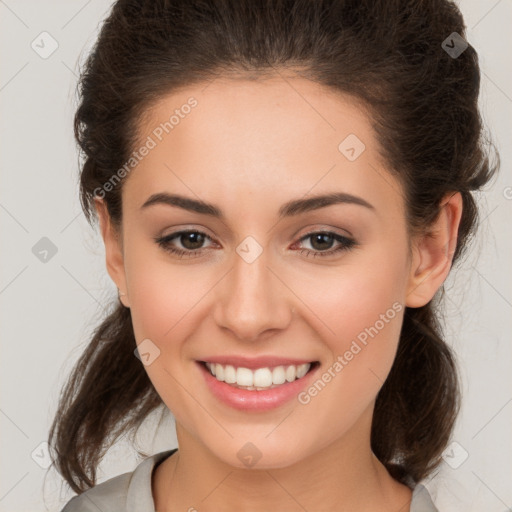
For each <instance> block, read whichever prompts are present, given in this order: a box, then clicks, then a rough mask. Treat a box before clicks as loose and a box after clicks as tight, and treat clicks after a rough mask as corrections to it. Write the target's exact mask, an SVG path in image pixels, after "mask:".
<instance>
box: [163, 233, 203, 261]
mask: <svg viewBox="0 0 512 512" xmlns="http://www.w3.org/2000/svg"><path fill="white" fill-rule="evenodd" d="M206 238H208V239H210V240H211V238H210V237H209V236H208V235H207V234H206V233H203V232H202V231H195V230H187V231H178V232H176V233H171V234H170V235H166V236H163V237H157V238H155V242H156V243H157V244H158V245H159V246H160V247H162V248H163V249H164V250H165V251H167V252H170V253H172V254H176V255H178V256H179V257H180V258H182V257H184V256H185V257H188V258H190V257H193V256H195V255H197V253H200V252H201V251H202V248H201V245H202V244H203V243H204V240H205V239H206ZM174 239H178V240H179V241H180V243H182V246H183V247H184V248H185V249H180V248H179V247H174V246H173V245H172V241H173V240H174Z"/></svg>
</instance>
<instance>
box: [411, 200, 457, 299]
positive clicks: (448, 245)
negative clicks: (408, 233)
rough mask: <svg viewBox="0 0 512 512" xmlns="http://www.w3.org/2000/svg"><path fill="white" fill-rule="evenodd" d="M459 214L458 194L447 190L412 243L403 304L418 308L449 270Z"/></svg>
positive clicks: (441, 282)
mask: <svg viewBox="0 0 512 512" xmlns="http://www.w3.org/2000/svg"><path fill="white" fill-rule="evenodd" d="M461 215H462V196H461V194H460V192H451V193H450V194H448V195H446V196H445V197H444V198H443V200H442V201H441V205H440V212H439V215H438V217H437V219H436V220H435V222H434V224H433V225H432V227H431V228H430V230H429V231H428V232H427V233H425V234H422V235H419V236H418V237H417V238H416V239H415V240H414V242H413V258H412V264H411V271H410V275H409V281H408V287H407V295H406V300H405V305H406V306H408V307H410V308H418V307H421V306H424V305H425V304H427V303H428V302H429V301H430V300H432V298H433V297H434V295H435V293H436V292H437V290H438V289H439V288H440V287H441V285H442V284H443V282H444V280H445V279H446V277H447V276H448V273H449V272H450V268H451V266H452V260H453V254H454V252H455V248H456V246H457V233H458V229H459V223H460V218H461Z"/></svg>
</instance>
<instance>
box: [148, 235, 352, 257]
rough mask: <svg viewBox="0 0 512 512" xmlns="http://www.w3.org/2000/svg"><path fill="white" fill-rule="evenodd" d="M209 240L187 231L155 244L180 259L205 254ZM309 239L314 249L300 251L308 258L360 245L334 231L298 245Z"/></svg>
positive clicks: (302, 239)
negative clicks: (205, 244) (174, 243)
mask: <svg viewBox="0 0 512 512" xmlns="http://www.w3.org/2000/svg"><path fill="white" fill-rule="evenodd" d="M207 239H208V240H211V237H210V236H208V235H207V234H206V233H203V232H202V231H196V230H185V231H177V232H176V233H171V234H170V235H166V236H163V237H156V238H155V242H156V243H157V244H158V245H159V246H160V247H162V248H163V249H164V250H165V251H167V252H169V253H171V254H175V255H177V256H178V257H180V258H183V257H187V258H191V257H194V256H198V255H200V253H202V252H203V250H204V249H205V248H204V247H202V245H203V244H204V242H205V240H207ZM308 239H311V242H312V243H311V246H312V248H313V249H300V254H306V257H309V256H310V255H313V257H318V256H319V257H328V256H331V255H333V254H335V253H338V252H340V251H349V250H350V249H352V248H353V247H355V246H357V245H358V244H357V242H356V241H355V240H352V239H351V238H347V237H345V236H343V235H340V234H338V233H334V232H332V231H313V232H311V233H308V234H307V235H305V236H303V237H302V238H301V239H300V240H299V241H298V243H301V242H303V241H304V240H308ZM175 240H177V241H179V242H180V244H181V245H182V247H183V249H182V248H180V247H176V246H174V245H173V242H174V241H175ZM333 243H337V244H338V245H337V246H335V248H334V249H332V248H330V247H331V246H332V245H333ZM326 246H329V247H326ZM326 249H327V250H326Z"/></svg>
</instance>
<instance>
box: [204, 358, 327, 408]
mask: <svg viewBox="0 0 512 512" xmlns="http://www.w3.org/2000/svg"><path fill="white" fill-rule="evenodd" d="M196 363H197V364H198V365H199V368H200V371H201V373H202V374H203V375H204V378H205V381H206V385H207V386H208V388H209V389H210V391H211V392H212V393H213V394H214V395H215V396H216V397H217V398H218V399H219V400H220V401H222V402H223V403H225V404H227V405H229V406H231V407H234V408H235V409H241V410H244V411H248V410H250V411H267V410H269V409H273V408H275V407H279V406H280V405H283V404H285V403H286V402H288V401H289V400H291V399H293V398H295V397H296V396H297V395H298V394H299V393H300V392H301V391H302V390H303V389H304V388H305V387H306V386H308V385H309V383H310V381H311V379H312V378H313V376H314V375H315V374H316V372H317V370H318V368H319V366H320V365H318V364H315V365H314V366H313V368H312V369H310V370H309V371H308V373H306V375H304V377H301V378H300V379H295V380H294V381H293V382H285V383H284V384H281V385H280V386H277V387H275V388H272V389H267V390H261V391H257V390H247V389H239V388H235V387H233V386H230V385H229V384H226V383H225V382H221V381H219V380H217V379H216V378H215V377H214V376H213V375H212V374H211V373H210V371H209V370H208V368H206V366H205V365H204V363H201V362H199V361H196Z"/></svg>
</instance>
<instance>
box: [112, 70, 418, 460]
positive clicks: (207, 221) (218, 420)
mask: <svg viewBox="0 0 512 512" xmlns="http://www.w3.org/2000/svg"><path fill="white" fill-rule="evenodd" d="M173 115H174V117H171V116H173ZM165 123H167V124H165ZM140 140H141V143H140V146H138V147H137V148H135V150H136V151H137V156H136V157H135V158H136V159H137V162H138V165H137V166H136V167H135V168H134V169H133V170H130V173H129V175H128V177H127V179H126V182H125V183H124V185H123V187H124V188H123V194H122V208H123V225H122V258H123V259H122V264H121V263H120V264H119V267H117V268H116V269H115V270H112V269H113V268H114V266H115V264H114V265H112V266H111V268H110V269H109V271H110V272H111V275H112V276H114V277H115V279H116V283H117V284H118V286H119V288H120V289H121V291H122V292H124V293H126V295H125V296H124V297H123V301H124V303H125V305H127V306H129V307H130V308H131V315H132V321H133V327H134V333H135V337H136V341H137V343H138V344H141V345H140V352H141V354H142V358H143V360H144V368H145V369H146V371H147V373H148V375H149V378H150V379H151V381H152V383H153V385H154V386H155V388H156V390H157V391H158V393H159V395H160V396H161V397H162V399H163V401H164V402H165V404H166V405H167V407H168V408H169V409H170V410H171V411H172V413H173V414H174V416H175V418H176V421H177V423H178V427H179V428H183V429H185V431H187V432H188V433H189V434H190V435H191V436H193V437H194V438H195V439H196V440H197V441H198V442H200V443H201V444H202V445H204V446H205V447H206V448H207V449H209V450H210V451H211V452H212V453H213V454H215V455H216V456H217V457H218V458H219V459H220V460H222V461H224V462H226V463H228V464H230V465H233V466H237V467H244V464H245V465H246V466H247V465H250V464H251V463H250V462H248V461H250V460H256V459H259V460H258V461H257V462H258V466H259V467H285V466H288V465H290V464H292V463H294V462H297V461H300V460H302V459H304V458H305V457H307V456H309V455H312V454H314V453H316V452H318V451H319V450H321V449H323V448H326V447H327V446H328V445H331V444H332V443H333V442H341V440H343V439H348V438H352V440H353V441H355V440H356V439H358V440H359V441H361V442H368V436H369V429H370V425H371V416H372V414H373V406H374V401H375V398H376V395H377V393H378V391H379V389H380V388H381V387H382V385H383V383H384V381H385V379H386V377H387V375H388V373H389V371H390V368H391V366H392V363H393V360H394V357H395V353H396V349H397V344H398V340H399V333H400V328H401V324H402V317H403V312H404V309H405V306H406V305H408V303H407V300H408V299H407V296H408V293H409V292H410V291H411V289H412V286H413V283H412V281H411V279H410V274H411V262H410V261H409V259H408V239H407V233H406V223H405V211H404V201H403V197H402V190H401V187H400V185H399V183H398V181H397V180H396V179H395V178H393V177H392V175H391V174H390V173H389V172H387V170H386V169H385V168H384V166H383V164H382V163H381V161H380V160H379V155H378V149H377V143H376V139H375V136H374V133H373V131H372V125H371V121H370V120H369V119H368V118H367V117H366V115H365V114H364V113H363V112H362V111H361V110H360V109H359V108H358V107H357V105H356V104H355V103H353V102H352V100H350V99H349V98H348V97H341V96H339V95H335V94H334V93H332V92H329V91H328V90H326V89H325V88H323V87H321V86H319V85H318V84H314V83H312V82H309V81H307V80H304V79H298V78H289V79H287V80H282V79H275V80H272V81H267V82H265V83H262V82H250V81H241V80H239V81H230V80H227V79H226V80H217V81H214V82H213V83H211V84H210V85H205V84H201V85H198V86H195V87H190V88H188V89H187V90H186V91H185V90H184V91H183V92H180V93H175V94H172V95H169V96H167V97H165V98H163V99H161V100H160V101H159V102H158V103H157V104H156V105H155V107H154V109H152V110H151V112H150V115H149V116H148V117H147V118H145V120H144V123H143V126H141V139H140ZM142 146H144V147H145V148H146V149H141V148H142ZM132 164H133V161H132ZM154 194H169V195H171V194H172V195H176V196H182V197H183V198H184V199H183V200H182V203H181V205H182V206H181V207H180V206H177V205H172V204H171V202H170V201H169V202H165V201H158V200H154V201H152V203H151V204H146V206H145V203H146V202H147V201H148V200H149V199H150V198H151V197H152V196H153V195H154ZM331 194H332V195H334V194H338V195H339V196H338V198H339V199H340V201H324V202H323V203H322V201H318V202H314V201H312V199H313V198H315V197H317V196H323V195H331ZM162 197H163V196H160V198H162ZM185 198H186V199H185ZM157 199H158V198H157ZM187 200H188V202H187ZM199 201H200V202H202V203H204V204H206V203H208V204H209V205H213V206H212V207H211V208H206V207H203V208H202V209H201V210H202V211H201V212H198V211H194V208H193V206H194V205H196V202H199ZM295 202H296V203H297V204H294V203H295ZM214 213H215V214H214ZM181 231H186V232H189V233H188V235H181V236H180V235H178V236H175V237H174V238H172V236H171V235H173V234H176V233H178V232H181ZM190 232H191V233H190ZM198 232H199V234H198ZM322 233H323V235H322ZM315 234H316V235H315ZM156 239H167V245H166V246H164V245H160V244H159V243H158V242H157V241H156ZM170 249H176V250H177V251H183V253H184V254H183V255H179V254H175V253H172V252H170ZM338 249H339V250H338ZM120 254H121V252H120ZM111 261H114V259H112V260H111ZM232 356H236V357H238V358H240V359H239V360H238V361H235V360H231V361H229V360H228V357H232ZM260 357H268V358H277V359H275V360H274V361H272V360H270V359H269V360H267V361H258V360H256V358H260ZM242 358H246V359H247V360H249V361H245V362H244V361H242V360H241V359H242ZM213 360H215V361H217V362H222V361H224V362H226V363H227V362H231V363H232V364H231V366H234V370H230V369H224V371H225V373H226V374H229V375H231V377H230V379H232V378H233V377H232V375H233V372H234V375H235V376H237V375H238V377H240V378H241V379H243V378H244V377H247V378H249V379H250V378H253V379H254V378H256V377H255V376H256V373H258V377H257V382H258V383H259V384H261V387H268V384H266V383H268V382H269V381H268V378H269V377H268V376H269V374H270V375H271V376H273V377H275V378H276V379H277V381H279V379H280V378H281V380H282V378H283V377H282V372H281V370H280V369H277V370H274V368H275V367H276V366H284V368H283V369H284V370H285V377H284V378H286V369H287V367H288V366H289V364H288V363H290V362H292V361H295V362H297V364H298V363H301V362H317V364H315V365H312V366H311V368H312V369H313V372H309V373H307V374H306V375H305V376H304V377H302V378H300V379H299V380H296V381H295V382H294V383H293V384H292V383H290V384H282V385H280V386H276V387H275V388H273V389H271V390H268V389H267V390H243V391H241V390H238V389H236V388H235V387H234V386H233V385H232V384H227V383H225V382H223V383H222V382H220V381H217V379H216V378H214V377H213V376H211V375H209V374H208V373H207V370H206V369H205V366H204V365H203V364H202V363H199V361H213ZM242 363H243V364H242ZM224 366H225V365H223V367H224ZM237 366H241V367H249V368H251V367H252V368H254V369H256V368H265V367H266V368H268V371H267V370H262V371H259V372H249V373H247V372H246V371H244V370H242V371H241V372H238V374H237V373H236V372H237V370H236V367H237ZM289 375H290V378H294V377H295V376H294V375H292V373H290V374H289ZM225 378H226V377H225ZM260 378H261V379H262V380H259V379H260ZM242 382H245V381H242ZM247 382H248V381H247ZM286 382H288V381H286ZM315 383H316V384H315ZM210 385H211V386H210ZM212 389H213V390H215V391H212ZM258 394H260V395H259V396H258ZM226 397H227V398H226ZM251 457H252V458H251Z"/></svg>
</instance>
